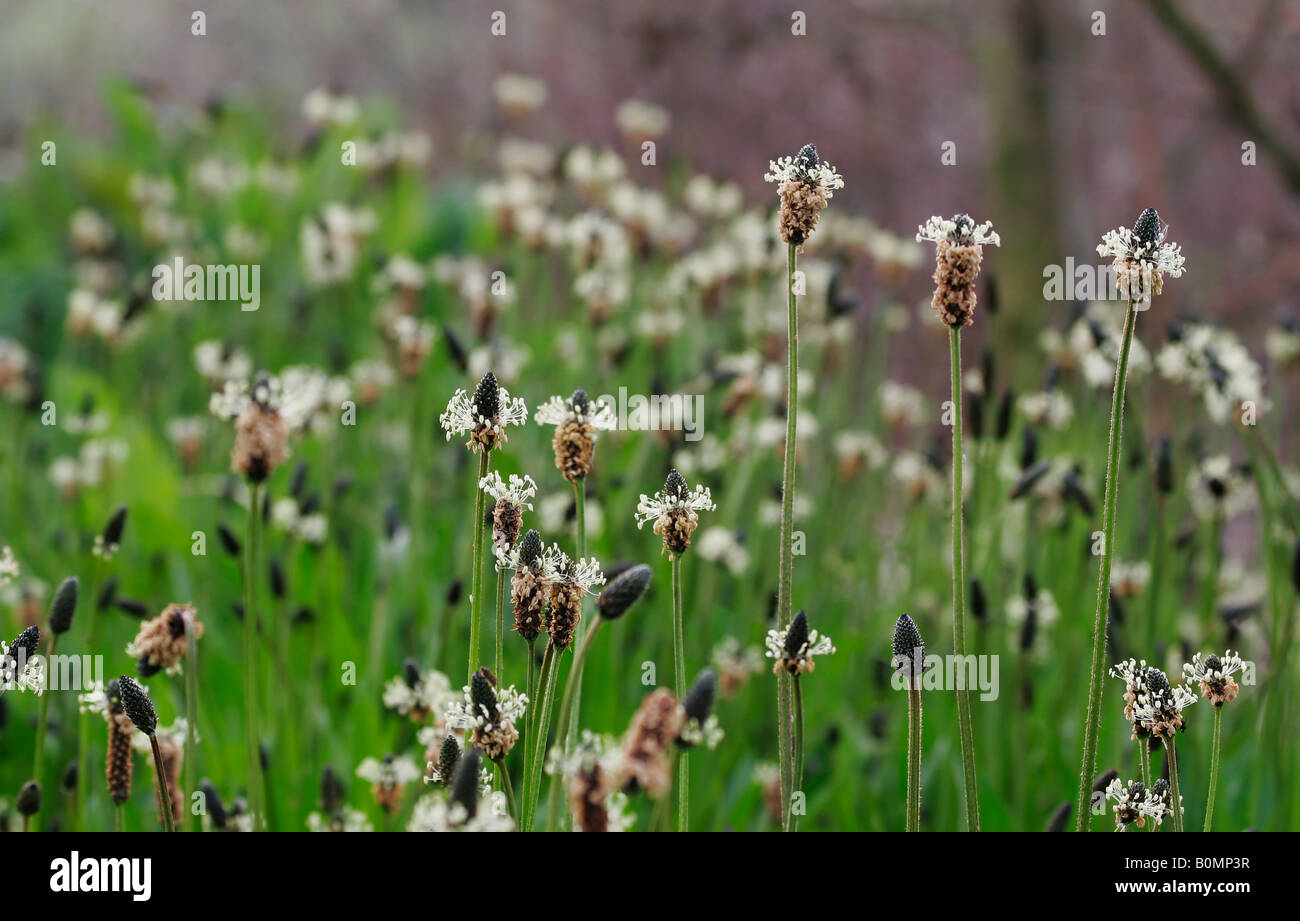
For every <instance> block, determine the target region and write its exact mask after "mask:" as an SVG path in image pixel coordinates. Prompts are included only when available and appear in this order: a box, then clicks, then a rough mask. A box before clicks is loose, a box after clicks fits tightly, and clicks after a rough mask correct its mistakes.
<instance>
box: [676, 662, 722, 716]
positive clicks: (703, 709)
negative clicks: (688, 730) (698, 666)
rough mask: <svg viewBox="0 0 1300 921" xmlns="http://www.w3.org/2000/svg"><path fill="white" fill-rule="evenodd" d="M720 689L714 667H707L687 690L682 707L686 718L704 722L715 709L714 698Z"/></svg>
mask: <svg viewBox="0 0 1300 921" xmlns="http://www.w3.org/2000/svg"><path fill="white" fill-rule="evenodd" d="M717 690H718V676H717V674H715V673H714V671H713V669H711V668H706V669H704V671H702V672H700V673H699V675H697V676H696V678H695V683H694V684H692V685H691V689H690V690H689V691H687V692H686V699H685V700H684V701H682V709H683V710H685V711H686V718H687V719H689V720H698V721H699V722H700V723H703V722H704V721H705V720H707V719H708V718H709V713H710V712H711V711H712V710H713V698H714V696H715V695H716V694H717Z"/></svg>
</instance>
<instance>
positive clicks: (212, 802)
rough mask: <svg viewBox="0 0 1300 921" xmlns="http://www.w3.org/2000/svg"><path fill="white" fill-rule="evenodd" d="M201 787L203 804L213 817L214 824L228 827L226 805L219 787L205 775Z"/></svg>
mask: <svg viewBox="0 0 1300 921" xmlns="http://www.w3.org/2000/svg"><path fill="white" fill-rule="evenodd" d="M199 789H200V790H202V791H203V805H204V808H206V809H207V810H208V815H209V816H211V818H212V824H213V826H214V827H216V828H225V827H226V806H225V804H224V803H223V802H221V794H220V793H218V792H217V788H216V787H214V786H213V785H212V781H210V780H208V778H206V777H204V778H203V779H202V780H201V781H199Z"/></svg>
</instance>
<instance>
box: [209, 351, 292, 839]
mask: <svg viewBox="0 0 1300 921" xmlns="http://www.w3.org/2000/svg"><path fill="white" fill-rule="evenodd" d="M283 402H284V385H283V384H282V383H281V381H280V379H279V378H277V377H274V376H271V375H268V374H259V375H257V376H256V377H255V378H253V380H252V381H250V382H249V383H247V384H245V385H243V386H240V385H238V384H236V383H234V382H230V383H228V384H226V387H225V389H224V390H223V391H222V392H221V393H218V394H213V396H212V399H211V401H210V402H209V409H210V410H211V411H212V413H213V414H214V415H216V416H218V417H220V418H223V419H231V420H233V421H234V423H235V445H234V448H233V449H232V450H231V453H230V467H231V469H232V470H233V471H234V472H235V473H238V474H241V475H242V476H243V477H244V480H245V482H247V484H248V538H247V540H246V541H245V546H244V553H245V560H244V573H243V577H244V659H243V662H242V663H241V665H242V668H243V671H244V711H245V716H244V732H245V734H246V738H245V741H246V748H247V752H246V759H247V767H248V806H249V811H250V812H251V813H252V818H253V827H254V828H255V829H258V830H261V829H264V828H265V826H266V788H265V778H264V777H263V773H262V758H261V726H260V723H259V720H260V708H259V705H258V692H257V674H258V671H259V668H258V655H257V633H258V626H259V619H258V612H257V605H258V598H257V573H258V572H260V569H259V568H258V567H259V566H261V562H260V557H259V554H260V550H261V547H260V542H261V524H262V500H263V496H264V495H265V493H264V489H265V487H264V484H265V483H266V481H267V480H268V479H269V478H270V476H271V474H272V473H274V472H275V470H276V468H277V467H279V466H281V465H282V464H283V463H284V462H285V461H286V460H288V459H289V424H288V422H287V421H286V419H285V417H284V414H283V413H282V412H281V406H282V404H283Z"/></svg>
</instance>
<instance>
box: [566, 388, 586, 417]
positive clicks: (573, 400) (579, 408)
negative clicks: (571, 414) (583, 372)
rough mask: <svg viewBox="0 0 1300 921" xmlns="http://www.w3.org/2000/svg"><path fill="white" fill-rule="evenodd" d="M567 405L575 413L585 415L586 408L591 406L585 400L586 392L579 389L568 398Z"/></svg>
mask: <svg viewBox="0 0 1300 921" xmlns="http://www.w3.org/2000/svg"><path fill="white" fill-rule="evenodd" d="M569 405H570V406H572V407H573V409H574V411H575V412H578V413H585V412H586V411H587V407H588V406H590V405H591V401H590V400H588V399H587V391H585V390H583V389H582V388H581V387H579V388H578V389H577V390H575V391H573V396H571V397H569Z"/></svg>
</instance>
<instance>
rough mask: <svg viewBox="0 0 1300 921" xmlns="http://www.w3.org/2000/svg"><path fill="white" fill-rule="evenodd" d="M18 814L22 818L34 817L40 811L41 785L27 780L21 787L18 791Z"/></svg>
mask: <svg viewBox="0 0 1300 921" xmlns="http://www.w3.org/2000/svg"><path fill="white" fill-rule="evenodd" d="M17 806H18V814H19V815H23V816H34V815H36V813H38V812H40V811H41V785H40V784H39V783H37V782H36V781H34V780H29V781H27V783H25V784H23V785H22V788H21V789H20V790H19V791H18V799H17Z"/></svg>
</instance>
